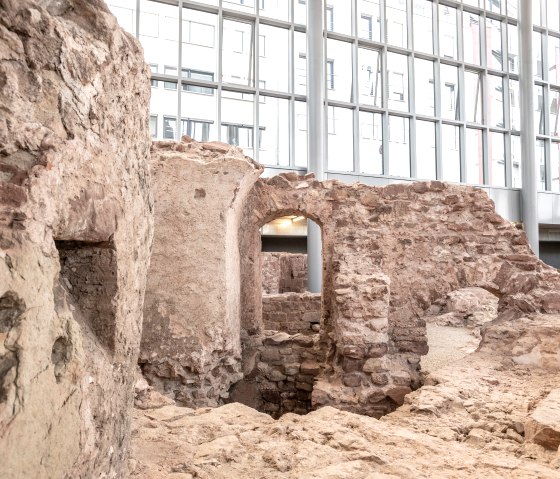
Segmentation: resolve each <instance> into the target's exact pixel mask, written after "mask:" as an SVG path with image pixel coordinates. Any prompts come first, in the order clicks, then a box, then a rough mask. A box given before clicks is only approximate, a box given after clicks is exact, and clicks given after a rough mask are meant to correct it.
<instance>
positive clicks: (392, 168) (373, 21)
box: [108, 0, 560, 191]
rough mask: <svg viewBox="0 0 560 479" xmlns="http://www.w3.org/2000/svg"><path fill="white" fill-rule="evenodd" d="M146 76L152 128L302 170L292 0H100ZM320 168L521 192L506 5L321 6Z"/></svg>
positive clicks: (486, 1) (544, 86)
mask: <svg viewBox="0 0 560 479" xmlns="http://www.w3.org/2000/svg"><path fill="white" fill-rule="evenodd" d="M108 3H109V7H110V9H111V10H112V11H113V13H114V14H115V15H116V16H117V18H118V20H119V23H120V24H121V25H122V26H123V27H124V28H125V29H127V30H128V31H129V32H130V33H132V34H133V35H136V36H137V37H138V38H139V40H140V42H141V43H142V45H143V47H144V51H145V55H146V61H147V62H148V63H149V64H150V68H151V70H152V101H151V109H150V115H151V116H150V128H151V133H152V137H153V138H161V139H164V138H176V139H177V138H179V137H180V136H181V135H183V134H188V135H190V136H191V137H193V138H195V139H197V140H221V141H226V142H229V143H231V144H235V145H238V146H240V147H242V148H243V149H244V151H245V152H246V154H248V155H250V156H253V157H254V158H255V159H256V160H257V161H259V162H261V163H263V164H265V165H268V166H277V167H282V168H305V166H306V164H307V111H306V88H307V66H306V62H307V52H306V35H305V34H306V4H305V3H306V2H305V0H198V1H191V0H183V1H181V2H173V1H168V0H166V1H165V2H163V1H156V0H140V1H137V0H108ZM324 3H325V11H324V26H325V40H324V52H325V70H324V74H325V90H324V92H325V98H326V108H325V112H324V114H325V118H324V121H325V125H326V131H327V135H326V136H327V138H326V149H327V155H326V156H327V159H326V168H327V170H328V171H331V172H343V173H346V172H348V173H354V174H365V175H385V176H393V177H398V178H420V179H435V178H437V179H442V180H445V181H453V182H463V183H470V184H482V185H491V186H495V187H513V188H519V187H521V155H520V150H521V148H520V139H519V129H520V111H519V45H518V41H519V35H518V19H517V16H518V15H517V10H518V8H517V7H518V5H517V0H463V1H454V0H445V1H443V0H442V1H441V2H440V1H439V0H391V1H390V2H389V1H381V0H325V2H324ZM559 10H560V9H559V8H558V1H557V0H533V14H534V27H533V30H534V33H533V35H534V69H535V72H534V73H535V75H534V83H535V90H534V100H535V112H534V118H535V130H536V134H537V135H538V142H537V143H536V149H537V150H536V154H537V161H539V163H540V165H541V179H540V183H539V187H540V188H541V189H544V190H552V191H560V189H559V188H560V171H559V166H558V165H559V158H560V154H559V151H560V137H559V130H560V127H559V125H558V115H559V112H558V109H559V107H560V106H559V103H560V70H559V67H560V11H559Z"/></svg>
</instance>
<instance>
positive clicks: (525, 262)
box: [240, 174, 560, 416]
mask: <svg viewBox="0 0 560 479" xmlns="http://www.w3.org/2000/svg"><path fill="white" fill-rule="evenodd" d="M290 214H296V215H304V216H306V217H308V218H309V219H311V220H313V221H315V222H316V223H317V224H319V225H320V227H321V229H322V239H323V290H322V311H321V315H322V317H321V337H322V338H323V341H322V342H323V344H324V345H325V347H326V348H327V351H326V353H325V354H326V355H325V357H326V358H327V360H326V362H325V363H323V364H322V370H321V373H320V374H319V375H318V378H317V381H316V382H315V384H314V388H313V393H312V398H313V404H314V406H321V405H327V404H330V405H335V406H336V407H339V408H342V409H347V410H351V411H354V412H359V413H364V414H368V415H373V416H379V415H381V414H384V413H386V412H388V411H390V410H392V409H394V408H395V407H396V406H397V405H399V404H402V402H403V399H404V396H405V395H406V394H407V393H409V392H410V391H411V390H412V389H414V388H416V387H418V386H419V384H420V376H419V361H420V356H421V355H423V354H425V353H426V352H427V343H426V329H425V322H424V320H423V319H422V315H423V314H424V312H425V311H426V310H427V309H428V308H429V307H430V306H431V305H432V304H433V303H434V302H435V301H436V300H438V299H440V298H445V297H446V296H447V294H448V293H450V292H452V291H455V290H458V289H461V288H466V287H480V288H483V289H486V290H487V291H489V292H491V293H492V294H494V295H495V296H496V297H498V298H499V314H500V315H499V319H500V320H502V321H506V320H507V321H514V320H515V319H516V318H517V317H520V316H521V315H522V314H526V313H528V312H547V313H554V312H558V311H559V310H560V302H559V296H558V290H559V289H560V275H559V273H558V271H557V270H555V269H553V268H551V267H549V266H547V265H545V264H544V263H542V262H541V261H539V260H538V258H536V257H535V256H534V255H533V254H532V252H531V250H530V248H529V246H528V244H527V239H526V237H525V234H524V233H523V231H521V230H519V229H517V228H515V227H514V226H513V225H511V224H510V223H508V222H507V221H505V220H504V219H503V218H501V217H500V216H499V215H497V214H496V212H495V210H494V205H493V203H492V201H491V200H490V199H489V198H488V196H487V195H486V194H485V193H484V192H483V191H482V190H480V189H477V188H472V187H463V186H453V185H449V184H446V183H442V182H438V181H432V182H428V183H414V184H410V185H404V184H395V185H389V186H385V187H370V186H366V185H363V184H353V185H347V184H342V183H339V182H337V181H324V182H318V181H315V180H314V179H313V177H312V175H307V176H305V177H300V176H297V175H295V174H283V175H279V176H276V177H273V178H270V179H260V180H259V181H258V182H257V183H256V184H255V186H254V188H253V189H252V191H251V193H250V194H249V197H248V200H247V203H246V206H245V211H244V214H243V215H242V222H241V227H240V253H241V278H242V281H241V285H242V288H241V305H242V310H241V317H242V335H244V336H246V337H247V338H251V337H260V336H262V335H263V334H264V333H263V332H264V331H265V324H264V323H263V320H262V318H263V312H262V307H263V303H262V298H261V296H262V290H261V271H260V268H259V261H258V256H259V255H260V238H259V228H260V227H261V226H262V225H263V224H265V223H267V222H269V221H271V220H272V219H274V218H277V217H279V216H284V215H290ZM245 341H248V340H245Z"/></svg>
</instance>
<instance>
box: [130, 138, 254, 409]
mask: <svg viewBox="0 0 560 479" xmlns="http://www.w3.org/2000/svg"><path fill="white" fill-rule="evenodd" d="M151 165H152V175H153V191H154V196H155V236H154V245H153V254H152V261H151V265H150V270H149V275H148V284H147V287H146V301H145V307H144V327H143V332H142V345H141V353H140V359H139V362H140V365H141V367H142V372H143V374H144V376H145V377H146V379H148V381H149V382H150V384H151V385H152V386H154V387H156V389H158V390H159V391H160V392H162V393H163V394H165V395H167V396H169V397H171V398H173V399H175V400H177V401H178V402H179V403H181V404H184V405H188V406H208V405H211V406H212V405H217V404H218V403H220V402H221V401H222V400H223V399H224V398H225V397H227V391H228V389H229V387H230V385H231V384H232V383H234V382H236V381H238V380H239V379H241V377H242V374H241V365H240V360H241V344H240V310H239V308H240V306H239V287H240V281H239V279H240V274H239V250H238V228H239V224H240V221H241V218H240V215H241V211H242V206H243V204H244V199H245V197H246V195H247V193H248V191H249V189H250V188H251V187H252V186H253V184H254V182H255V181H256V179H257V178H258V176H259V175H260V174H261V172H262V167H260V166H258V165H257V164H255V163H254V162H253V161H252V160H251V159H250V158H248V157H246V156H244V155H243V153H242V152H241V150H240V149H237V148H234V147H230V146H229V145H227V144H224V143H202V144H200V143H196V142H192V141H191V140H190V139H189V138H188V137H184V138H183V141H182V142H179V143H177V142H157V143H155V144H154V145H153V149H152V160H151Z"/></svg>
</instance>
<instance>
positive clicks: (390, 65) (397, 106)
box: [387, 53, 408, 111]
mask: <svg viewBox="0 0 560 479" xmlns="http://www.w3.org/2000/svg"><path fill="white" fill-rule="evenodd" d="M387 76H388V79H389V90H388V102H389V109H390V110H399V111H408V57H407V56H405V55H399V54H397V53H387Z"/></svg>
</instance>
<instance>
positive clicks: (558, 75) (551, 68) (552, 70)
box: [547, 35, 560, 85]
mask: <svg viewBox="0 0 560 479" xmlns="http://www.w3.org/2000/svg"><path fill="white" fill-rule="evenodd" d="M547 68H548V81H549V82H550V83H555V84H557V85H558V84H560V38H556V37H551V36H550V35H549V36H548V65H547Z"/></svg>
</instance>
